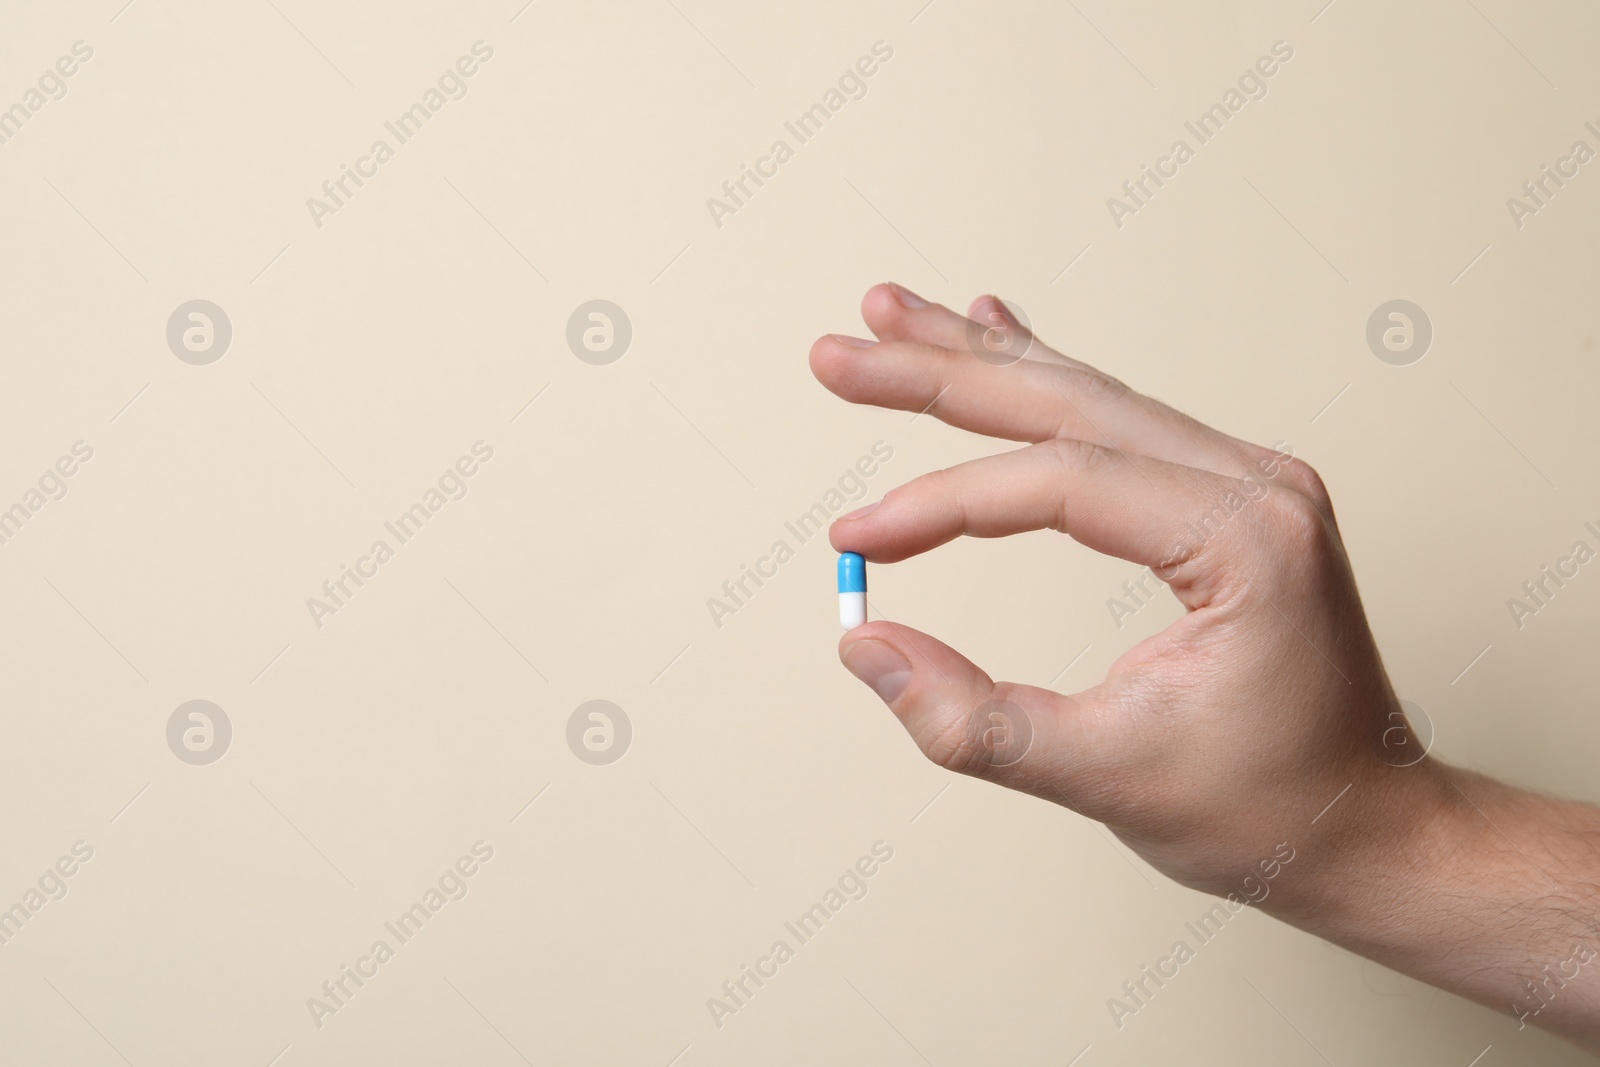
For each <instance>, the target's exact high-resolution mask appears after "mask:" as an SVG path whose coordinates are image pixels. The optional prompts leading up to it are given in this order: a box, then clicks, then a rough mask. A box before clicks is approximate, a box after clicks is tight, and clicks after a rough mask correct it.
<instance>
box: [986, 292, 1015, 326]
mask: <svg viewBox="0 0 1600 1067" xmlns="http://www.w3.org/2000/svg"><path fill="white" fill-rule="evenodd" d="M983 300H984V303H985V304H986V305H987V311H988V314H990V315H999V316H1000V317H1001V318H1003V319H1007V320H1011V321H1015V320H1014V317H1013V316H1012V314H1011V309H1010V308H1008V307H1006V305H1005V301H1003V300H1001V299H1000V298H999V297H998V296H995V295H993V294H990V295H989V296H986V297H984V298H983Z"/></svg>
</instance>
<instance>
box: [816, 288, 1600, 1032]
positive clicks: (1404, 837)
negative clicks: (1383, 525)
mask: <svg viewBox="0 0 1600 1067" xmlns="http://www.w3.org/2000/svg"><path fill="white" fill-rule="evenodd" d="M862 314H863V317H864V318H865V319H866V322H867V325H868V326H869V327H870V328H871V330H872V332H873V333H874V334H876V335H877V337H878V338H879V340H878V341H876V342H873V341H864V340H856V339H852V338H839V337H836V336H833V335H830V336H827V337H823V338H820V339H819V340H818V341H817V342H816V344H815V345H813V346H812V349H811V367H812V370H813V372H814V373H815V374H816V376H817V378H818V379H819V380H820V381H821V382H822V383H823V384H824V385H825V386H827V387H828V388H829V389H831V390H832V391H833V392H835V393H837V394H838V395H839V396H841V397H843V398H844V399H846V400H849V401H852V402H854V403H861V404H875V405H878V406H880V407H887V408H898V409H900V410H903V411H924V410H926V411H928V412H929V413H930V414H932V415H935V416H937V417H938V418H940V419H942V420H943V421H945V422H947V423H949V424H951V425H952V426H959V427H962V428H963V429H967V430H971V431H974V432H976V433H983V434H989V435H992V436H996V437H1002V438H1007V439H1010V440H1013V441H1022V442H1027V444H1026V446H1025V447H1023V448H1020V449H1016V450H1014V451H1010V452H1006V453H1004V454H1001V455H997V456H991V457H988V458H985V459H978V460H974V461H972V462H969V463H963V464H961V465H959V466H956V467H952V468H950V469H948V470H941V471H935V472H933V473H931V474H927V475H924V476H922V477H920V478H917V479H915V480H913V481H911V482H909V483H907V484H905V485H903V486H900V487H899V488H897V489H895V490H893V491H891V492H890V493H889V494H888V495H887V496H885V497H884V498H883V500H882V501H880V502H879V503H878V504H876V505H869V506H868V507H867V508H863V509H861V510H860V511H857V512H854V513H852V514H850V515H846V516H844V517H843V518H841V519H839V520H838V521H836V522H835V523H834V525H833V527H832V530H831V539H832V541H833V545H834V547H835V548H837V549H838V550H840V551H849V552H859V553H861V554H862V555H863V556H865V557H866V558H867V559H868V560H869V561H871V562H874V563H894V562H897V561H899V560H903V559H906V558H908V557H910V556H914V555H917V554H918V553H921V552H926V551H928V550H930V549H933V548H936V547H938V546H939V545H942V544H944V543H945V542H946V541H949V540H952V539H953V538H955V537H958V536H961V535H964V534H965V535H969V536H973V537H1004V536H1006V535H1008V534H1014V533H1020V532H1022V531H1026V530H1040V529H1052V530H1058V531H1060V532H1062V533H1065V534H1067V535H1069V536H1070V537H1072V538H1073V539H1074V540H1076V541H1078V542H1080V543H1081V544H1083V545H1084V546H1086V547H1088V548H1090V549H1093V550H1095V551H1097V552H1105V553H1109V554H1111V555H1115V556H1119V557H1121V558H1123V559H1126V560H1130V561H1132V562H1134V563H1138V564H1143V565H1144V566H1146V567H1148V568H1150V571H1151V572H1152V574H1153V575H1154V578H1153V579H1152V580H1151V584H1152V586H1153V584H1154V580H1155V579H1159V580H1160V581H1162V582H1165V583H1166V584H1167V585H1168V586H1169V587H1170V588H1171V590H1172V592H1173V594H1174V595H1175V596H1176V597H1177V598H1178V601H1179V602H1180V603H1181V604H1182V605H1183V606H1184V608H1185V609H1187V611H1186V614H1185V615H1184V616H1183V617H1182V618H1180V619H1179V620H1177V621H1176V622H1174V623H1173V624H1172V625H1171V626H1169V627H1167V628H1166V630H1164V631H1163V632H1161V633H1159V634H1157V635H1155V636H1154V637H1151V638H1149V639H1148V640H1145V641H1142V642H1140V643H1139V644H1137V645H1135V646H1134V647H1133V648H1131V649H1129V650H1128V651H1127V652H1126V653H1125V654H1123V655H1122V657H1121V658H1119V659H1118V660H1117V661H1116V662H1115V663H1113V664H1112V666H1111V668H1110V670H1109V671H1108V672H1107V675H1106V679H1105V681H1103V682H1101V683H1100V684H1099V685H1096V686H1094V687H1092V688H1090V689H1086V690H1084V691H1082V692H1080V693H1073V694H1070V695H1063V694H1060V693H1054V692H1051V691H1049V690H1047V689H1041V688H1038V687H1037V686H1031V685H1021V684H1017V683H1013V682H996V681H995V680H993V679H992V678H990V677H989V676H988V675H987V674H985V673H984V672H983V671H982V670H981V669H980V668H979V667H978V666H977V665H975V664H974V663H972V662H971V661H970V660H968V659H967V658H966V657H965V656H962V655H961V654H960V653H959V652H957V651H955V650H954V649H952V648H950V647H949V646H947V645H945V644H943V643H941V642H940V641H938V640H937V639H936V638H933V637H931V636H929V635H927V634H924V633H920V632H918V631H916V630H913V629H911V628H909V627H907V626H903V625H900V624H898V623H894V622H886V621H880V622H869V623H867V624H865V625H863V626H858V627H856V628H855V629H854V630H851V631H850V632H849V633H848V634H846V635H845V636H844V639H843V640H842V641H841V642H840V646H839V655H840V658H841V659H842V660H843V661H844V664H845V666H846V667H847V668H849V670H850V671H851V672H852V673H853V674H855V675H856V676H857V677H859V678H860V679H861V680H862V681H864V682H866V683H867V684H868V685H869V686H871V687H872V688H873V690H874V691H876V693H877V694H878V696H879V697H881V698H882V699H883V700H884V701H885V702H886V703H887V704H888V705H889V707H890V708H891V709H892V710H893V711H894V713H895V715H897V716H898V717H899V718H900V720H901V722H903V723H904V724H905V727H906V729H907V731H909V733H910V734H911V737H912V739H913V740H914V741H915V742H916V743H917V745H918V746H919V747H920V748H921V749H922V751H923V752H924V753H925V754H926V755H927V756H928V758H930V759H931V760H933V761H934V762H935V763H938V764H940V765H942V766H944V767H947V768H949V769H950V770H955V771H960V772H962V773H965V774H971V775H976V776H978V777H982V778H987V779H989V780H992V781H995V782H998V783H1000V784H1002V785H1006V786H1009V787H1011V788H1014V789H1020V790H1024V791H1026V792H1029V793H1033V794H1035V795H1037V796H1040V797H1044V798H1046V799H1049V800H1052V801H1055V802H1058V803H1061V804H1064V805H1066V806H1067V807H1069V808H1072V809H1074V810H1076V811H1079V812H1081V813H1083V814H1084V815H1087V816H1088V817H1090V818H1093V819H1097V820H1099V821H1101V822H1103V823H1105V824H1106V825H1107V826H1109V827H1110V828H1111V829H1112V830H1113V831H1114V832H1115V833H1116V834H1117V836H1118V837H1120V838H1121V839H1122V840H1123V841H1125V842H1127V844H1128V845H1129V846H1130V847H1131V848H1133V849H1134V850H1135V851H1136V852H1138V853H1139V854H1140V855H1141V856H1143V857H1144V858H1145V859H1146V860H1147V861H1149V862H1150V863H1151V864H1152V865H1153V866H1155V867H1156V868H1157V869H1158V870H1161V871H1163V872H1164V873H1166V874H1168V875H1170V876H1171V877H1173V878H1175V879H1177V880H1178V881H1180V882H1182V883H1183V884H1185V885H1188V886H1191V887H1194V888H1198V889H1201V890H1205V891H1208V892H1211V893H1215V894H1218V895H1223V896H1231V897H1233V898H1234V899H1235V900H1236V901H1239V902H1241V903H1243V902H1246V901H1247V902H1249V903H1259V904H1260V905H1261V907H1262V910H1264V911H1268V912H1271V913H1272V914H1274V915H1276V916H1278V917H1279V918H1281V919H1284V920H1285V921H1287V922H1291V923H1293V924H1295V925H1297V926H1300V927H1303V928H1305V929H1308V930H1311V931H1313V932H1316V933H1317V934H1319V935H1320V936H1323V937H1326V938H1329V939H1330V940H1334V941H1337V942H1339V943H1340V944H1343V945H1345V946H1347V947H1349V948H1352V949H1353V950H1355V951H1358V952H1360V953H1362V954H1364V955H1368V956H1371V957H1372V958H1374V959H1377V960H1379V961H1380V962H1383V963H1386V964H1388V965H1389V966H1392V967H1395V968H1396V969H1398V970H1401V971H1404V972H1405V973H1408V974H1411V975H1414V976H1415V977H1418V978H1421V979H1422V980H1424V981H1428V982H1432V983H1434V984H1435V985H1439V986H1442V987H1444V988H1447V989H1451V990H1453V991H1455V992H1459V993H1462V994H1463V995H1466V996H1469V997H1472V998H1474V999H1476V1000H1478V1001H1480V1002H1481V1003H1485V1004H1490V1005H1492V1006H1493V1007H1495V1008H1496V1009H1497V1010H1508V1009H1509V1010H1510V1011H1511V1013H1512V1014H1514V1015H1515V1016H1516V1017H1517V1018H1518V1019H1520V1020H1522V1021H1523V1023H1525V1024H1526V1023H1532V1024H1534V1025H1540V1026H1545V1027H1549V1028H1551V1029H1555V1030H1558V1031H1560V1032H1562V1033H1564V1034H1566V1035H1567V1036H1570V1037H1574V1038H1576V1039H1578V1040H1580V1041H1581V1042H1583V1043H1585V1044H1587V1046H1588V1047H1590V1048H1595V1049H1600V970H1596V969H1597V968H1600V937H1597V936H1596V921H1597V919H1600V888H1597V887H1600V810H1597V809H1596V808H1593V807H1590V806H1587V805H1583V804H1577V803H1573V802H1570V801H1560V800H1555V799H1552V798H1548V797H1541V796H1537V795H1534V794H1531V793H1528V792H1526V791H1523V790H1518V789H1514V788H1512V787H1510V786H1506V785H1503V784H1501V783H1498V782H1494V781H1492V780H1490V779H1487V778H1483V777H1481V776H1479V775H1475V774H1470V773H1468V772H1465V771H1461V770H1458V769H1456V768H1452V767H1448V766H1446V765H1444V764H1442V763H1440V762H1438V761H1437V760H1434V759H1433V758H1431V757H1426V758H1422V759H1418V758H1417V757H1416V754H1415V753H1416V750H1417V747H1418V746H1417V740H1416V738H1415V736H1414V735H1412V734H1411V732H1410V730H1409V728H1408V726H1407V725H1406V723H1405V717H1404V715H1403V713H1402V712H1401V709H1400V704H1399V701H1398V700H1397V699H1396V697H1395V693H1394V689H1393V687H1392V686H1391V685H1390V684H1389V679H1388V677H1387V676H1386V675H1385V673H1384V669H1383V664H1382V662H1381V661H1380V659H1379V656H1378V650H1377V648H1376V645H1375V643H1374V641H1373V638H1372V633H1371V630H1370V629H1369V627H1368V625H1367V621H1366V617H1365V615H1364V614H1363V612H1362V608H1361V600H1360V597H1359V596H1358V595H1357V593H1356V583H1355V578H1354V576H1353V575H1352V573H1351V569H1350V561H1349V558H1348V557H1347V556H1346V554H1345V551H1344V546H1343V544H1342V542H1341V540H1340V537H1339V528H1338V525H1337V523H1336V521H1335V519H1334V514H1333V507H1332V505H1331V503H1330V502H1329V499H1328V493H1327V490H1326V489H1325V488H1324V487H1323V484H1322V481H1321V479H1319V478H1318V477H1317V475H1316V473H1315V472H1314V471H1313V470H1312V469H1311V468H1310V467H1308V466H1307V465H1306V464H1305V463H1303V462H1301V461H1300V460H1298V459H1295V458H1293V457H1292V456H1290V455H1288V454H1287V452H1279V451H1273V450H1271V449H1266V448H1262V447H1260V446H1258V445H1253V444H1250V443H1247V442H1245V441H1240V440H1238V439H1236V438H1233V437H1229V436H1227V435H1226V434H1223V433H1219V432H1218V431H1216V430H1213V429H1211V428H1209V427H1207V426H1204V425H1202V424H1200V423H1198V422H1196V421H1195V420H1193V419H1191V418H1189V417H1187V416H1185V415H1183V414H1182V413H1180V412H1178V411H1175V410H1173V409H1172V408H1170V407H1167V406H1166V405H1164V404H1161V403H1159V402H1157V401H1155V400H1152V399H1150V398H1149V397H1146V396H1143V395H1141V394H1139V393H1136V392H1134V391H1133V390H1131V389H1129V388H1128V387H1127V386H1125V385H1123V384H1122V383H1121V382H1119V381H1116V380H1115V379H1113V378H1111V377H1109V376H1108V375H1105V374H1103V373H1101V372H1099V371H1097V370H1095V369H1094V368H1093V367H1089V366H1087V365H1085V364H1083V363H1080V362H1078V361H1076V360H1073V359H1069V358H1067V357H1065V356H1063V355H1061V354H1060V353H1057V352H1055V351H1053V350H1051V349H1049V348H1046V347H1045V346H1044V345H1042V344H1041V343H1039V342H1038V341H1037V339H1035V338H1032V337H1031V336H1030V335H1029V334H1028V333H1027V331H1026V330H1025V329H1024V328H1023V327H1022V326H1021V325H1020V324H1019V323H1017V322H1016V321H1015V319H1013V318H1012V317H1011V315H1010V314H1009V312H1007V311H1006V309H1005V307H1004V305H1003V304H1001V303H1000V302H999V301H998V300H997V299H995V298H993V297H983V298H980V299H979V300H978V301H976V302H975V303H974V304H973V305H972V308H971V310H970V311H969V315H971V320H970V321H969V319H967V318H964V317H962V316H961V315H958V314H956V313H955V312H953V311H950V310H949V309H947V308H944V307H940V306H938V305H936V304H930V303H928V302H927V301H925V300H922V299H921V298H920V297H917V296H915V295H913V294H911V293H909V292H907V291H906V290H904V289H902V288H900V287H898V286H893V285H880V286H877V287H875V288H873V289H872V290H871V291H869V292H868V293H867V295H866V298H865V299H864V300H863V302H862ZM974 323H977V324H978V325H976V326H975V325H974ZM984 330H991V331H994V332H993V333H991V334H990V335H989V340H990V341H991V342H993V341H998V342H1000V344H1001V345H1003V346H1004V348H1005V350H1006V351H1008V352H1010V353H1017V352H1020V351H1024V350H1025V351H1026V358H1024V359H1022V360H1020V361H1018V362H1015V363H1010V364H1009V365H1004V366H1002V365H998V364H999V363H1001V362H1003V361H1002V360H996V359H993V358H978V356H977V354H976V349H975V348H974V347H971V346H973V345H974V339H975V338H977V337H979V336H981V335H982V334H983V332H984ZM990 347H993V345H991V346H990ZM986 355H987V353H986ZM1064 550H1066V549H1065V548H1064ZM1064 599H1067V600H1068V601H1069V602H1070V598H1067V597H1064ZM1285 850H1287V852H1285ZM1286 854H1287V855H1289V856H1291V857H1292V863H1291V862H1288V861H1285V860H1284V856H1285V855H1286ZM1272 878H1276V880H1275V881H1272V883H1271V887H1270V893H1269V892H1267V891H1265V889H1263V891H1261V892H1260V895H1259V896H1258V895H1257V893H1256V892H1253V891H1252V886H1255V887H1258V888H1259V887H1264V884H1265V880H1266V879H1272ZM1578 974H1582V975H1583V979H1582V980H1580V979H1579V978H1578V977H1577V975H1578Z"/></svg>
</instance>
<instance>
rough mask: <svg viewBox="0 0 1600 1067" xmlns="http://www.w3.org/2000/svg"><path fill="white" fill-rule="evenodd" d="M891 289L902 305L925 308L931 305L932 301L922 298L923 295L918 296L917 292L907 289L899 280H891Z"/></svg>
mask: <svg viewBox="0 0 1600 1067" xmlns="http://www.w3.org/2000/svg"><path fill="white" fill-rule="evenodd" d="M889 291H890V292H892V293H893V294H894V298H895V299H896V300H898V301H900V306H901V307H905V308H925V307H929V306H931V302H930V301H927V300H924V299H922V297H920V296H918V295H917V294H916V293H913V292H912V291H911V290H910V289H907V288H906V287H905V286H903V285H901V284H900V283H899V282H890V283H889Z"/></svg>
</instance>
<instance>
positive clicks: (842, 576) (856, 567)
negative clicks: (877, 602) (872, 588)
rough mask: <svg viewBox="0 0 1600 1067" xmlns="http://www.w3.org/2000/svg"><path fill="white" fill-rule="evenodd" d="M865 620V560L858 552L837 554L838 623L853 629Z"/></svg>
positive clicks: (847, 628)
mask: <svg viewBox="0 0 1600 1067" xmlns="http://www.w3.org/2000/svg"><path fill="white" fill-rule="evenodd" d="M866 621H867V561H866V560H865V559H864V558H862V556H861V553H859V552H845V553H842V554H841V555H840V556H839V625H840V626H843V627H844V628H845V629H846V630H854V629H855V628H856V627H857V626H860V625H861V624H862V623H864V622H866Z"/></svg>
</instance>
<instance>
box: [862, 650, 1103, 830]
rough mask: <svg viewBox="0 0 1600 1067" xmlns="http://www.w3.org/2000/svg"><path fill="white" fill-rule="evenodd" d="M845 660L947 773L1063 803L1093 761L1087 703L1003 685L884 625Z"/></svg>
mask: <svg viewBox="0 0 1600 1067" xmlns="http://www.w3.org/2000/svg"><path fill="white" fill-rule="evenodd" d="M839 659H840V660H841V661H842V662H843V663H844V665H845V668H846V669H847V670H849V671H850V673H851V674H854V675H855V676H856V677H857V678H859V679H861V680H862V681H863V682H865V683H867V685H868V686H870V687H871V688H872V690H873V691H874V692H875V693H877V694H878V697H879V698H880V699H881V700H883V702H884V703H885V704H888V705H889V708H890V710H892V711H893V712H894V713H895V716H896V717H897V718H899V719H900V722H901V723H902V724H903V725H904V726H905V728H906V731H907V732H908V733H910V735H911V739H912V740H913V741H915V742H916V744H917V747H918V748H920V749H921V750H922V752H923V754H924V755H925V756H927V757H928V759H930V760H932V761H933V762H934V763H936V764H938V765H939V766H941V767H943V768H945V769H946V770H951V771H957V772H959V773H961V774H968V775H972V776H974V777H977V778H985V779H988V780H990V781H993V782H997V783H999V784H1001V785H1005V786H1009V787H1010V788H1012V789H1021V790H1023V791H1025V792H1029V793H1034V794H1036V795H1038V796H1041V797H1044V798H1045V799H1048V800H1051V801H1055V802H1057V803H1060V802H1061V801H1062V799H1063V790H1064V787H1066V786H1067V783H1069V782H1070V781H1071V780H1072V778H1073V777H1074V775H1075V772H1076V769H1078V768H1079V767H1080V765H1081V762H1082V760H1083V758H1084V756H1085V755H1086V752H1087V746H1085V745H1083V744H1081V743H1078V741H1079V739H1078V738H1077V737H1076V736H1075V735H1076V734H1077V733H1078V732H1079V730H1080V729H1081V723H1082V715H1081V709H1080V707H1079V700H1077V699H1074V698H1071V697H1066V696H1062V695H1061V694H1059V693H1054V692H1051V691H1050V690H1048V689H1040V688H1038V687H1037V686H1031V685H1018V684H1016V683H1013V682H996V681H995V680H994V679H992V678H990V677H989V676H988V675H987V674H985V673H984V672H983V671H982V670H981V669H979V667H978V666H977V664H975V663H973V662H972V661H971V660H969V659H967V658H966V657H965V656H963V655H962V654H961V653H959V652H957V651H956V650H955V649H953V648H951V647H950V646H949V645H946V644H945V643H944V642H942V641H939V640H938V639H936V638H933V637H930V636H928V635H927V634H925V633H922V632H921V631H919V630H914V629H912V628H911V627H909V626H902V625H900V624H899V623H895V622H887V621H882V620H879V621H874V622H869V623H866V624H865V625H862V626H858V627H856V628H855V629H853V630H851V631H850V632H849V633H847V634H846V635H845V636H844V639H843V640H842V641H841V642H840V643H839ZM1068 791H1069V792H1070V790H1068Z"/></svg>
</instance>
